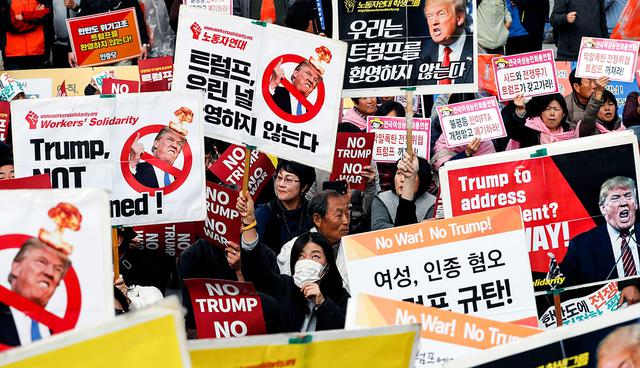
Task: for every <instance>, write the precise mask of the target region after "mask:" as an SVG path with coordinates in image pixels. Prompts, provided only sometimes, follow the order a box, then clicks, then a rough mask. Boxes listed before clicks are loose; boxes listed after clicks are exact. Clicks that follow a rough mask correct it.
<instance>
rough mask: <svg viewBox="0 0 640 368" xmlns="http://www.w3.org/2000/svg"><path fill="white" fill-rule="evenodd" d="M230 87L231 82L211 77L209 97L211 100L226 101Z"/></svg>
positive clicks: (208, 87) (208, 89)
mask: <svg viewBox="0 0 640 368" xmlns="http://www.w3.org/2000/svg"><path fill="white" fill-rule="evenodd" d="M228 89H229V82H227V81H222V80H219V79H213V78H209V83H208V85H207V92H208V93H207V98H208V99H210V100H214V101H220V102H222V103H226V102H227V91H228Z"/></svg>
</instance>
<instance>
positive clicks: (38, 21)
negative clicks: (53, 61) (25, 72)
mask: <svg viewBox="0 0 640 368" xmlns="http://www.w3.org/2000/svg"><path fill="white" fill-rule="evenodd" d="M7 4H9V6H8V7H4V6H2V7H1V8H2V10H3V12H2V13H0V23H3V24H4V27H6V35H5V37H6V43H5V44H4V47H3V49H2V59H3V64H4V69H6V70H20V69H39V68H44V67H45V64H46V63H47V62H48V60H49V54H48V51H49V48H48V38H49V37H50V35H49V31H50V27H48V23H50V22H51V19H52V18H51V6H50V5H45V4H44V3H39V2H37V1H24V0H23V1H17V0H16V1H7ZM49 4H50V3H49Z"/></svg>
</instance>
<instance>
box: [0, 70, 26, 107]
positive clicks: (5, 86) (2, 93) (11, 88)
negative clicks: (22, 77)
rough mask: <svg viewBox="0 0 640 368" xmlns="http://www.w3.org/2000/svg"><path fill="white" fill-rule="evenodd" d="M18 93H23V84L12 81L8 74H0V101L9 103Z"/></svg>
mask: <svg viewBox="0 0 640 368" xmlns="http://www.w3.org/2000/svg"><path fill="white" fill-rule="evenodd" d="M20 93H24V83H22V82H20V81H17V80H15V79H13V78H12V77H11V75H9V73H2V74H0V101H6V102H11V100H13V99H14V98H16V97H17V96H18V95H19V94H20Z"/></svg>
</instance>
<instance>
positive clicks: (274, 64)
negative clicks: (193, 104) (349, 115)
mask: <svg viewBox="0 0 640 368" xmlns="http://www.w3.org/2000/svg"><path fill="white" fill-rule="evenodd" d="M176 49H177V50H188V52H180V53H177V54H176V59H175V73H174V81H173V87H172V90H185V89H201V90H205V91H206V96H205V105H204V112H205V116H204V121H205V134H206V135H207V136H209V137H212V138H218V139H221V140H224V141H227V142H231V143H236V144H247V145H251V146H255V147H257V148H258V149H259V150H260V151H262V152H265V153H270V154H273V155H276V156H278V157H282V158H286V159H289V160H294V161H296V162H300V163H302V164H305V165H309V166H312V167H316V168H319V169H322V170H324V171H330V170H331V165H332V161H333V152H334V148H335V137H336V131H337V124H338V114H339V109H340V92H341V89H342V75H343V73H344V60H345V54H346V45H345V44H344V43H342V42H339V41H335V40H331V39H327V38H326V37H320V36H316V35H312V34H309V33H305V32H299V31H295V30H292V29H287V28H283V27H279V26H276V25H272V24H262V25H261V24H255V23H253V22H252V21H251V20H250V19H245V18H239V17H233V16H227V15H216V16H215V17H212V16H211V13H209V12H207V11H204V10H200V9H194V8H189V7H184V6H183V7H182V8H181V10H180V22H179V27H178V33H177V43H176Z"/></svg>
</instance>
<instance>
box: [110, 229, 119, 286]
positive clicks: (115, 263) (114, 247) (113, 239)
mask: <svg viewBox="0 0 640 368" xmlns="http://www.w3.org/2000/svg"><path fill="white" fill-rule="evenodd" d="M111 250H112V252H113V281H114V282H115V281H116V280H117V279H118V276H119V275H120V257H119V256H118V228H117V227H115V226H114V227H112V228H111Z"/></svg>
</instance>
